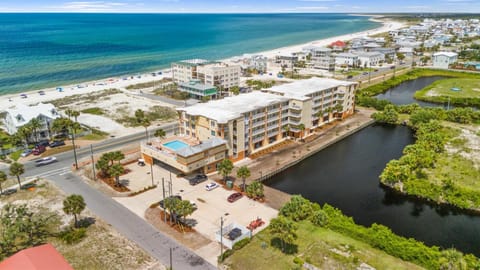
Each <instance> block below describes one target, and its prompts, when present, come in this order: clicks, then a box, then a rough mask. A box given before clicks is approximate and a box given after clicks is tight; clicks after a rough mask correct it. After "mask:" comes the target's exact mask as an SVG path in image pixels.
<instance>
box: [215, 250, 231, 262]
mask: <svg viewBox="0 0 480 270" xmlns="http://www.w3.org/2000/svg"><path fill="white" fill-rule="evenodd" d="M232 254H233V249H227V250H225V252H223V254H222V255H219V256H218V262H223V261H224V260H225V259H226V258H228V257H230V256H232Z"/></svg>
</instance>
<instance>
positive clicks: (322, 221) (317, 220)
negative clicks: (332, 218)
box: [310, 210, 328, 227]
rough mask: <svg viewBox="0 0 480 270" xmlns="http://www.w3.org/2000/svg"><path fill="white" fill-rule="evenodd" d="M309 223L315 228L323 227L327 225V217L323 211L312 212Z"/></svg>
mask: <svg viewBox="0 0 480 270" xmlns="http://www.w3.org/2000/svg"><path fill="white" fill-rule="evenodd" d="M310 221H311V222H312V223H313V224H314V225H316V226H320V227H324V226H326V225H327V224H328V217H327V214H325V212H324V211H322V210H317V211H315V212H313V215H312V216H311V217H310Z"/></svg>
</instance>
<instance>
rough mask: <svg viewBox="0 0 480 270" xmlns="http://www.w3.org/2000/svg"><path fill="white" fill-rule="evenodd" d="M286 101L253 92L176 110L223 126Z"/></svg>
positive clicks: (274, 96) (280, 97) (285, 99)
mask: <svg viewBox="0 0 480 270" xmlns="http://www.w3.org/2000/svg"><path fill="white" fill-rule="evenodd" d="M288 100H289V99H288V98H286V97H282V96H279V95H274V94H267V93H263V92H259V91H255V92H251V93H246V94H240V95H238V96H233V97H227V98H224V99H220V100H213V101H210V102H207V103H199V104H195V105H193V106H189V107H184V108H178V109H177V110H178V111H184V112H186V113H187V114H189V115H194V116H204V117H206V118H209V119H212V120H215V121H217V122H218V123H223V124H225V123H227V122H228V121H229V120H232V119H236V118H239V117H241V116H242V114H243V113H246V112H249V111H253V110H256V109H259V108H263V107H265V106H268V105H271V104H275V103H278V102H282V101H288Z"/></svg>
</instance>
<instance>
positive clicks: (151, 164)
mask: <svg viewBox="0 0 480 270" xmlns="http://www.w3.org/2000/svg"><path fill="white" fill-rule="evenodd" d="M150 176H151V177H152V187H153V186H154V184H153V158H152V163H150Z"/></svg>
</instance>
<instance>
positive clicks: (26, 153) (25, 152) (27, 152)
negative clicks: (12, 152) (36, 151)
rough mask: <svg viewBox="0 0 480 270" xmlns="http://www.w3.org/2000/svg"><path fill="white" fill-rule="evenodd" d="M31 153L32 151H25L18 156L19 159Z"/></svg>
mask: <svg viewBox="0 0 480 270" xmlns="http://www.w3.org/2000/svg"><path fill="white" fill-rule="evenodd" d="M32 152H33V150H32V149H25V150H23V152H22V153H21V154H20V156H21V157H26V156H29V155H30V154H31V153H32Z"/></svg>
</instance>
